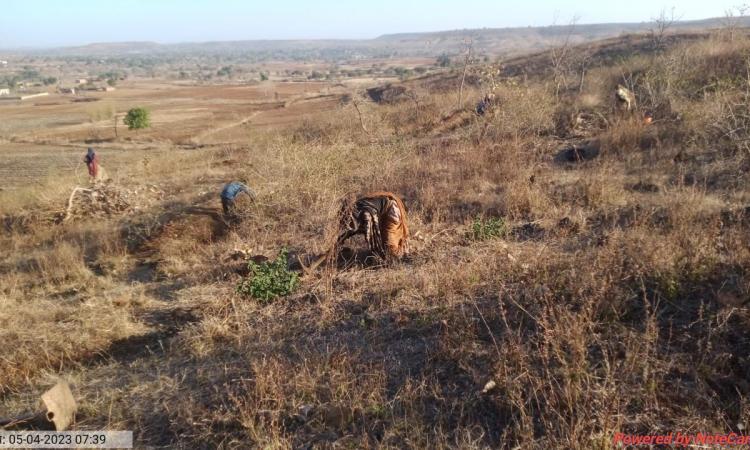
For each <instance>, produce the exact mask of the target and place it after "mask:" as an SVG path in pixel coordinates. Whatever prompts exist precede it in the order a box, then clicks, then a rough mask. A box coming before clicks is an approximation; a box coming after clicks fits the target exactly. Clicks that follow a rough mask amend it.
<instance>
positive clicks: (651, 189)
mask: <svg viewBox="0 0 750 450" xmlns="http://www.w3.org/2000/svg"><path fill="white" fill-rule="evenodd" d="M626 189H628V190H629V191H633V192H642V193H657V192H659V191H660V190H661V188H660V187H659V186H657V185H655V184H654V183H648V182H645V181H639V182H637V183H633V184H629V185H627V186H626Z"/></svg>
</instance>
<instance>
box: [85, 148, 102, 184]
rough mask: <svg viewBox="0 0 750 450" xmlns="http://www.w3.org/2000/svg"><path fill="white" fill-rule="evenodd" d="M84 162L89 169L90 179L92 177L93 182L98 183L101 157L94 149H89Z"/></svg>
mask: <svg viewBox="0 0 750 450" xmlns="http://www.w3.org/2000/svg"><path fill="white" fill-rule="evenodd" d="M83 162H85V163H86V166H87V167H88V169H89V177H91V180H92V181H96V177H97V175H98V174H99V157H98V156H97V155H96V152H94V149H93V148H91V147H89V150H88V152H87V153H86V156H85V157H84V158H83Z"/></svg>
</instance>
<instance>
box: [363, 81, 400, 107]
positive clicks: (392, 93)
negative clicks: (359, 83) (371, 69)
mask: <svg viewBox="0 0 750 450" xmlns="http://www.w3.org/2000/svg"><path fill="white" fill-rule="evenodd" d="M367 95H368V96H369V97H370V98H371V99H372V101H374V102H375V103H386V104H387V103H398V102H400V101H404V100H407V99H408V97H407V96H406V88H405V87H404V86H394V85H392V84H386V85H385V86H378V87H374V88H370V89H367Z"/></svg>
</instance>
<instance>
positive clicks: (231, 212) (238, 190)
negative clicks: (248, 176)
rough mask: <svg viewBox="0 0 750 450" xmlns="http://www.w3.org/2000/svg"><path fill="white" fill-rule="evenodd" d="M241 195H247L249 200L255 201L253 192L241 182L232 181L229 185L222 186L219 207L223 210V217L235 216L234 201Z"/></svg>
mask: <svg viewBox="0 0 750 450" xmlns="http://www.w3.org/2000/svg"><path fill="white" fill-rule="evenodd" d="M243 193H244V194H246V195H248V196H249V197H250V198H251V199H255V192H253V190H252V189H250V188H249V187H247V186H246V185H245V183H243V182H241V181H232V182H231V183H227V184H226V185H224V189H222V190H221V207H222V208H223V209H224V215H225V216H227V217H235V216H236V208H235V205H234V201H235V200H236V199H237V196H238V195H240V194H243Z"/></svg>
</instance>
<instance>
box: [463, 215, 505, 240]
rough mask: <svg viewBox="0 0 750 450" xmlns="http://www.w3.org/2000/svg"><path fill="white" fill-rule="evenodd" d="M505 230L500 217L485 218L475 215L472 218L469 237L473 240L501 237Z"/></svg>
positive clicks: (503, 222)
mask: <svg viewBox="0 0 750 450" xmlns="http://www.w3.org/2000/svg"><path fill="white" fill-rule="evenodd" d="M507 231H508V230H507V228H506V226H505V221H504V220H503V219H502V218H500V217H490V218H487V219H484V218H482V217H477V218H476V219H474V223H472V224H471V232H470V233H469V238H470V239H472V240H475V241H485V240H487V239H495V238H499V237H503V236H505V235H506V233H507Z"/></svg>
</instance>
